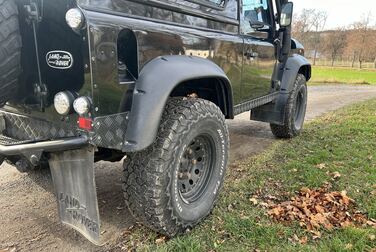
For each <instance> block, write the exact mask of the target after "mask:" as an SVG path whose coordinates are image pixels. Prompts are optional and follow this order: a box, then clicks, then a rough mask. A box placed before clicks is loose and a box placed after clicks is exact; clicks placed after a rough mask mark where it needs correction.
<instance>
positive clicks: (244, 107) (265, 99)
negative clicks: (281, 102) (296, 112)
mask: <svg viewBox="0 0 376 252" xmlns="http://www.w3.org/2000/svg"><path fill="white" fill-rule="evenodd" d="M279 94H280V93H279V92H274V93H271V94H268V95H265V96H262V97H259V98H256V99H253V100H250V101H246V102H243V103H241V104H239V105H237V106H235V107H234V114H235V115H239V114H241V113H243V112H247V111H250V110H252V109H254V108H257V107H260V106H262V105H265V104H268V103H269V102H272V101H274V100H275V99H276V98H277V97H278V95H279Z"/></svg>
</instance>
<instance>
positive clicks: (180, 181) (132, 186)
mask: <svg viewBox="0 0 376 252" xmlns="http://www.w3.org/2000/svg"><path fill="white" fill-rule="evenodd" d="M228 149H229V134H228V129H227V126H226V124H225V118H224V116H223V114H222V112H221V110H220V109H219V108H218V107H217V106H216V105H215V104H213V103H211V102H209V101H206V100H202V99H193V98H189V99H188V98H171V99H170V100H169V101H168V103H167V106H166V109H165V112H164V114H163V116H162V121H161V125H160V128H159V132H158V136H157V139H156V141H155V142H154V144H153V145H152V146H150V147H149V148H147V149H146V150H144V151H142V152H138V153H134V154H130V155H128V156H127V158H126V159H125V161H124V174H125V181H124V188H123V189H124V195H125V199H126V204H127V206H128V208H129V209H130V211H131V213H132V214H133V215H134V217H135V218H136V219H137V220H139V221H141V222H142V223H143V224H144V225H146V226H148V227H150V228H151V229H153V230H155V231H157V232H159V233H162V234H164V235H167V236H174V235H176V234H179V233H183V232H184V231H185V230H187V229H188V228H192V227H193V226H195V225H196V224H197V223H199V222H200V221H201V220H202V219H203V218H205V217H206V216H207V215H209V213H210V212H211V210H212V208H213V206H214V204H215V202H216V200H217V198H218V194H219V191H220V189H221V187H222V185H223V181H224V177H225V172H226V166H227V160H228Z"/></svg>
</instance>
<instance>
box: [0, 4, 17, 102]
mask: <svg viewBox="0 0 376 252" xmlns="http://www.w3.org/2000/svg"><path fill="white" fill-rule="evenodd" d="M21 47H22V42H21V35H20V28H19V22H18V9H17V5H16V3H15V2H14V0H0V104H4V103H5V102H7V101H9V100H10V99H12V98H13V97H14V95H15V94H16V93H17V92H16V90H17V85H18V77H19V75H20V73H21Z"/></svg>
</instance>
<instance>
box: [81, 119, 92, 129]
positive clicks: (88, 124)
mask: <svg viewBox="0 0 376 252" xmlns="http://www.w3.org/2000/svg"><path fill="white" fill-rule="evenodd" d="M78 127H80V129H84V130H92V129H93V120H91V119H90V118H85V117H80V118H79V119H78Z"/></svg>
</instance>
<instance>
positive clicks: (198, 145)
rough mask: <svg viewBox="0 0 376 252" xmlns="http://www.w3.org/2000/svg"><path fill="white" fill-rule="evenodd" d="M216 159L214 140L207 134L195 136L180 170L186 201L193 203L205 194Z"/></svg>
mask: <svg viewBox="0 0 376 252" xmlns="http://www.w3.org/2000/svg"><path fill="white" fill-rule="evenodd" d="M214 160H215V149H214V141H213V140H212V139H211V138H210V137H209V136H207V135H200V136H198V137H196V138H194V139H193V140H192V141H191V143H190V144H189V145H188V146H187V147H186V148H185V150H184V152H183V156H182V158H181V161H180V164H179V170H178V188H179V193H180V196H181V198H182V200H183V201H184V202H185V203H187V204H191V203H193V202H195V201H197V200H199V199H200V198H201V196H202V195H203V194H204V192H205V191H206V189H207V185H208V184H209V183H208V180H209V179H210V177H211V173H212V170H213V169H212V165H213V163H214Z"/></svg>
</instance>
